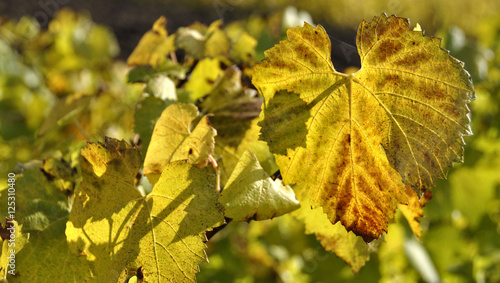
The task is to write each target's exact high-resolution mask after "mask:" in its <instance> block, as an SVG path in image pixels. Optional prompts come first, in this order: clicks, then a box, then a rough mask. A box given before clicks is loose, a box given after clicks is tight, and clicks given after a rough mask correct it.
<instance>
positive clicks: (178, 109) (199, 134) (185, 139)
mask: <svg viewBox="0 0 500 283" xmlns="http://www.w3.org/2000/svg"><path fill="white" fill-rule="evenodd" d="M197 117H198V109H197V108H196V106H195V105H194V104H183V103H177V104H172V105H169V106H168V107H167V108H165V110H164V111H163V112H162V114H161V116H160V118H159V119H158V121H157V122H156V125H155V128H154V131H153V135H152V137H151V142H150V143H149V147H148V151H147V153H146V158H145V160H144V174H145V175H146V176H148V179H150V182H151V183H153V184H154V183H155V181H154V180H155V179H156V177H154V176H159V174H161V172H162V171H163V168H164V167H165V165H166V164H167V163H169V162H173V161H177V160H188V161H189V163H191V164H199V165H206V163H207V161H208V158H209V155H210V154H211V153H212V152H213V150H214V142H215V141H214V137H215V135H216V134H217V132H216V131H215V129H214V128H213V127H212V126H211V125H210V122H209V121H208V117H207V116H206V115H205V116H203V117H202V118H201V120H200V121H199V122H198V124H197V125H196V127H194V129H193V125H192V123H193V121H194V120H195V119H196V118H197ZM150 176H151V178H150Z"/></svg>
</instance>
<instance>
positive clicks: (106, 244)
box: [66, 138, 224, 282]
mask: <svg viewBox="0 0 500 283" xmlns="http://www.w3.org/2000/svg"><path fill="white" fill-rule="evenodd" d="M140 165H141V160H140V154H139V150H138V149H137V148H136V147H131V146H129V145H128V144H126V143H125V142H123V141H117V140H114V139H109V138H108V139H106V143H105V144H100V143H88V144H87V147H85V148H84V149H82V158H81V168H82V180H83V181H82V183H81V184H80V186H79V187H78V188H77V189H76V191H75V199H74V202H73V207H72V210H71V212H70V216H69V221H68V223H67V225H66V236H67V240H68V243H69V247H70V249H71V251H72V252H73V253H76V254H78V255H80V256H84V257H86V259H87V260H89V261H92V262H93V266H94V267H95V277H96V280H95V281H96V282H126V281H127V280H128V278H130V277H132V276H134V275H136V274H137V270H138V269H139V268H141V269H142V273H143V276H144V281H145V282H194V281H195V274H196V273H197V272H198V271H199V270H198V264H199V263H200V262H203V261H206V260H207V256H206V254H205V251H204V249H205V244H204V242H206V236H205V232H206V231H208V230H211V229H212V228H213V227H217V226H220V225H222V224H223V223H224V216H223V213H222V210H223V207H222V205H221V204H220V203H219V202H218V198H219V197H220V194H219V193H218V192H217V191H216V190H215V180H216V176H215V173H214V171H213V169H212V168H211V167H206V168H204V169H200V168H198V167H196V166H194V165H191V164H187V163H186V162H184V161H178V162H173V163H169V164H167V166H166V167H165V169H164V170H163V172H162V175H161V177H160V178H159V181H158V182H157V183H156V185H155V186H154V187H153V190H152V191H151V193H149V194H148V195H146V196H144V195H142V194H141V193H140V192H139V191H138V190H137V188H136V187H135V178H136V174H137V172H138V170H139V167H140Z"/></svg>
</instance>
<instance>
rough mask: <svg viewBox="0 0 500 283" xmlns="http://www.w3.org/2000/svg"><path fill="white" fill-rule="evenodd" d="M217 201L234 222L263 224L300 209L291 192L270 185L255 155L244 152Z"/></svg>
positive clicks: (279, 184) (274, 183)
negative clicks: (261, 221)
mask: <svg viewBox="0 0 500 283" xmlns="http://www.w3.org/2000/svg"><path fill="white" fill-rule="evenodd" d="M219 201H220V202H221V203H222V205H224V207H225V213H224V214H225V216H226V217H228V218H231V219H233V220H234V221H250V220H265V219H271V218H274V217H278V216H281V215H283V214H285V213H289V212H291V211H293V210H295V209H297V208H299V207H300V204H299V202H298V201H297V200H296V199H295V195H294V193H293V190H292V189H291V188H290V187H289V186H284V185H283V184H282V182H281V180H279V179H278V180H276V181H273V180H272V179H271V177H269V175H268V174H267V173H266V172H265V171H264V169H262V167H261V166H260V164H259V161H258V160H257V157H256V156H255V154H253V153H252V152H251V151H248V150H247V151H245V152H244V153H243V154H242V155H241V158H240V160H239V162H238V164H237V165H236V168H235V169H234V170H233V173H232V174H231V177H229V180H228V181H227V183H226V186H225V187H224V190H223V191H222V196H221V197H220V198H219Z"/></svg>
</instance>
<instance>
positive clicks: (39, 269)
mask: <svg viewBox="0 0 500 283" xmlns="http://www.w3.org/2000/svg"><path fill="white" fill-rule="evenodd" d="M67 220H68V217H67V216H65V217H62V218H60V219H57V220H55V221H54V222H52V223H50V224H49V226H47V228H46V229H45V230H44V231H43V232H38V233H32V234H30V237H29V242H28V243H27V244H26V245H25V247H24V248H23V249H22V250H21V251H20V252H19V253H18V254H16V266H17V269H18V276H15V277H10V278H9V282H61V283H64V282H92V278H93V276H92V270H91V267H90V265H89V262H88V261H87V259H86V258H85V257H81V256H77V255H75V254H74V253H72V252H71V251H70V250H69V248H68V243H67V242H66V235H65V234H64V230H65V229H66V221H67ZM16 245H17V242H16Z"/></svg>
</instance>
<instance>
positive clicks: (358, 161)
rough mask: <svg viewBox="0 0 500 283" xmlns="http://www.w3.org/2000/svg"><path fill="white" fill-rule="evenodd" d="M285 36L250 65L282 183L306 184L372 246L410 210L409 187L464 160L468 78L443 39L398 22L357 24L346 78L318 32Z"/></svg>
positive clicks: (422, 185)
mask: <svg viewBox="0 0 500 283" xmlns="http://www.w3.org/2000/svg"><path fill="white" fill-rule="evenodd" d="M287 35H288V38H289V40H287V41H281V42H280V44H278V45H276V46H274V47H273V48H271V49H269V50H268V51H266V53H265V54H266V57H267V59H266V60H264V61H263V62H262V64H260V65H257V66H256V67H254V76H253V79H252V82H253V83H254V85H255V86H256V87H257V89H258V90H259V91H260V93H261V94H262V95H263V96H264V104H263V105H264V106H263V111H262V114H261V116H262V118H263V121H262V122H261V126H262V137H263V139H264V140H265V141H267V143H268V144H269V147H270V150H271V152H273V153H274V154H275V156H276V162H277V164H278V166H279V167H280V169H281V173H282V176H283V180H284V182H285V184H293V183H297V184H305V186H307V188H308V190H309V194H310V197H311V203H312V205H313V207H315V208H316V207H322V208H323V211H324V212H325V213H326V214H327V215H328V218H329V219H330V221H331V222H332V223H336V222H337V221H340V222H341V223H342V224H343V225H344V226H345V227H346V229H347V230H348V231H354V233H355V234H357V235H360V236H362V237H363V238H364V240H365V241H371V240H373V239H376V238H378V237H379V236H380V235H381V234H382V232H383V231H387V222H388V220H389V219H391V218H393V217H394V210H395V208H396V207H397V205H398V204H400V203H402V204H406V203H407V201H408V200H407V197H406V194H405V185H411V186H412V188H414V189H415V190H417V191H425V190H426V189H429V188H431V187H433V186H434V184H435V182H436V180H437V178H439V177H440V178H444V177H445V176H446V173H447V170H448V166H451V165H452V164H453V162H459V161H461V160H462V154H463V145H464V141H463V136H466V135H470V134H471V133H472V132H471V129H470V119H469V116H468V114H469V112H470V111H469V109H468V107H467V103H469V102H471V101H472V100H474V99H475V95H474V92H473V87H472V82H471V81H470V77H469V74H468V73H467V72H466V71H465V70H464V69H463V63H461V62H460V61H458V60H457V59H455V58H453V57H451V56H450V55H449V54H448V52H447V51H445V50H443V49H441V48H440V40H439V39H437V38H433V37H428V36H423V34H422V32H421V31H412V30H410V28H409V23H408V20H407V19H403V18H397V17H395V16H391V17H387V16H386V15H385V14H384V15H382V16H380V17H375V18H374V19H373V20H372V21H371V22H362V23H361V24H360V26H359V29H358V36H357V46H358V51H359V54H360V57H361V62H362V67H361V69H360V70H359V71H357V72H356V73H354V74H350V75H346V74H342V73H339V72H337V71H336V70H335V69H334V67H333V64H332V62H331V60H330V52H331V43H330V40H329V37H328V35H327V34H326V32H325V30H324V29H323V27H321V26H318V27H317V28H313V27H312V26H310V25H308V24H307V23H306V24H305V25H304V27H298V28H294V29H289V30H288V32H287ZM313 173H314V174H313ZM311 176H314V177H313V178H311Z"/></svg>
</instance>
